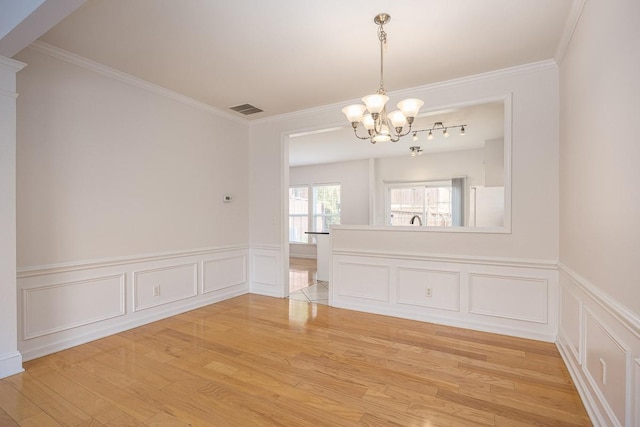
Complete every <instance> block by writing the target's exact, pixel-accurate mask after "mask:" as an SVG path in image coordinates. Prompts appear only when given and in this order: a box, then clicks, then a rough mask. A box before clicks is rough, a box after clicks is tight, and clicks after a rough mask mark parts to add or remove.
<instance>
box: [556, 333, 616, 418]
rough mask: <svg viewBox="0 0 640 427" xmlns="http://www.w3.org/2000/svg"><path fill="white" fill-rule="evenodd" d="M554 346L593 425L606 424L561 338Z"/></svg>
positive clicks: (578, 368)
mask: <svg viewBox="0 0 640 427" xmlns="http://www.w3.org/2000/svg"><path fill="white" fill-rule="evenodd" d="M556 348H557V349H558V351H559V352H560V356H561V357H562V360H563V361H564V365H565V366H566V367H567V370H568V371H569V375H570V376H571V380H572V381H573V383H574V384H575V385H576V389H577V390H578V394H579V395H580V400H582V403H583V405H584V408H585V410H586V411H587V415H589V419H590V420H591V422H592V423H593V425H594V426H606V425H607V423H606V422H605V420H604V419H603V418H602V416H601V414H600V411H599V410H598V405H597V404H596V402H595V401H594V400H593V397H592V396H591V393H589V392H588V391H587V390H588V388H587V385H586V384H585V382H584V379H583V376H582V375H581V372H582V370H581V369H580V367H579V366H576V365H574V363H573V359H572V358H571V356H570V355H569V354H567V352H566V351H565V344H563V343H562V340H561V339H560V340H559V341H556ZM596 421H597V422H596Z"/></svg>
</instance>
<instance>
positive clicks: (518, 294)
mask: <svg viewBox="0 0 640 427" xmlns="http://www.w3.org/2000/svg"><path fill="white" fill-rule="evenodd" d="M547 287H548V284H547V281H546V280H544V279H542V280H541V279H532V278H527V277H509V276H500V275H496V274H475V273H472V274H469V312H470V313H475V314H482V315H485V316H494V317H502V318H505V319H518V320H524V321H527V322H536V323H547V315H548V309H547V299H548V292H547Z"/></svg>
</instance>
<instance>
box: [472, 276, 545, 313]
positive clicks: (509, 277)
mask: <svg viewBox="0 0 640 427" xmlns="http://www.w3.org/2000/svg"><path fill="white" fill-rule="evenodd" d="M474 277H487V278H493V279H511V280H517V281H528V282H538V283H542V284H544V303H543V306H542V308H543V309H544V317H543V318H533V317H525V316H513V315H506V314H504V313H496V312H492V311H484V310H480V309H477V308H474V299H473V296H474V293H473V278H474ZM468 278H469V283H468V285H469V313H473V314H479V315H482V316H492V317H499V318H502V319H513V320H522V321H524V322H531V323H541V324H544V325H546V324H548V323H549V305H548V303H547V301H548V300H549V281H548V280H547V279H536V278H532V277H526V276H515V275H505V274H495V273H493V274H486V273H473V272H471V273H469V274H468Z"/></svg>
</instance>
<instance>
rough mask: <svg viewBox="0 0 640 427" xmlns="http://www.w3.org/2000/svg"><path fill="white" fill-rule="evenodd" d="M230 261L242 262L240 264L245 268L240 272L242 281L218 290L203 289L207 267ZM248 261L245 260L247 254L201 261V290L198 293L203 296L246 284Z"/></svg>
mask: <svg viewBox="0 0 640 427" xmlns="http://www.w3.org/2000/svg"><path fill="white" fill-rule="evenodd" d="M232 259H241V260H242V264H243V265H244V266H245V269H244V270H243V271H242V280H240V281H239V282H233V283H229V284H227V285H226V286H224V287H222V288H220V289H214V290H206V289H205V283H206V278H207V274H206V271H207V268H206V267H207V265H210V264H215V263H219V262H223V261H228V260H232ZM247 263H248V260H247V254H246V253H242V254H233V255H228V256H224V257H219V258H209V259H205V260H202V263H201V271H202V281H201V282H202V288H201V290H200V292H201V293H202V294H203V295H204V294H208V293H211V292H220V291H221V290H222V289H228V288H232V287H235V286H239V285H242V284H243V283H247V269H246V266H247Z"/></svg>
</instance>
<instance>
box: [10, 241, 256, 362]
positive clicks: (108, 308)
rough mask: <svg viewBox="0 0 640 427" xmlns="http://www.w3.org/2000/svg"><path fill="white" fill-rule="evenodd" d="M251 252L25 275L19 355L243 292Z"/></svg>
mask: <svg viewBox="0 0 640 427" xmlns="http://www.w3.org/2000/svg"><path fill="white" fill-rule="evenodd" d="M248 254H249V251H248V248H246V247H239V246H233V247H221V248H208V249H197V250H191V251H183V252H171V253H165V254H147V255H143V256H137V257H123V258H121V259H119V260H118V259H108V260H97V261H87V262H82V263H76V264H74V263H68V264H64V265H54V266H41V267H34V268H29V269H22V270H21V271H19V273H18V290H19V292H18V298H19V301H18V327H19V330H20V331H21V335H22V336H21V337H19V342H18V349H19V350H20V352H21V353H22V355H23V358H24V360H30V359H33V358H36V357H40V356H44V355H46V354H49V353H53V352H56V351H60V350H63V349H65V348H69V347H72V346H75V345H78V344H83V343H85V342H88V341H91V340H94V339H97V338H102V337H104V336H108V335H112V334H114V333H118V332H121V331H123V330H127V329H131V328H134V327H136V326H140V325H144V324H146V323H149V322H153V321H156V320H160V319H163V318H166V317H169V316H173V315H175V314H179V313H182V312H185V311H188V310H193V309H194V308H198V307H201V306H204V305H208V304H212V303H215V302H218V301H222V300H224V299H228V298H232V297H234V296H238V295H242V294H245V293H247V292H248V291H249V283H248V281H247V280H246V278H247V271H248V265H247V260H248ZM205 280H206V281H205Z"/></svg>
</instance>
